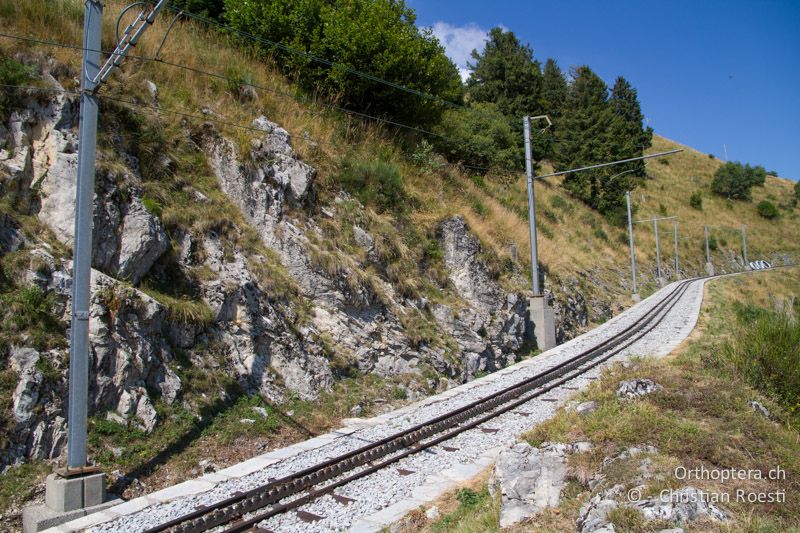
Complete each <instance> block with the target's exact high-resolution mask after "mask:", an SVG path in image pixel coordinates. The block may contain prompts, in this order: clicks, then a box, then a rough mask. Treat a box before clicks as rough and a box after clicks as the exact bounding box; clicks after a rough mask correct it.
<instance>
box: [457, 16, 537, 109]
mask: <svg viewBox="0 0 800 533" xmlns="http://www.w3.org/2000/svg"><path fill="white" fill-rule="evenodd" d="M472 59H473V60H474V61H475V62H474V63H470V64H469V68H470V69H471V70H472V72H471V74H470V76H469V79H467V88H468V89H469V97H470V100H471V101H473V102H492V103H495V104H497V107H498V108H499V110H500V112H501V113H503V114H504V115H506V116H508V117H519V119H520V123H521V121H522V117H523V116H524V115H526V114H538V111H539V110H540V107H539V106H540V103H539V94H540V92H541V88H542V72H541V70H540V65H539V62H538V61H536V60H534V59H533V50H531V48H530V46H528V45H524V46H523V45H522V43H520V42H519V39H517V36H516V35H514V32H511V31H503V29H502V28H493V29H492V30H491V31H490V32H489V40H488V41H487V43H486V46H485V47H484V49H483V53H481V54H479V53H478V52H477V51H476V50H473V51H472Z"/></svg>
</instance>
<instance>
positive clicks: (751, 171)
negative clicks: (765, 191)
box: [744, 164, 767, 186]
mask: <svg viewBox="0 0 800 533" xmlns="http://www.w3.org/2000/svg"><path fill="white" fill-rule="evenodd" d="M744 177H745V180H747V182H748V183H750V184H751V185H758V186H763V185H764V183H766V181H767V171H766V170H765V169H764V167H762V166H760V165H756V166H754V167H751V166H750V165H749V164H748V165H745V166H744Z"/></svg>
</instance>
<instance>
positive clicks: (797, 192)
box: [794, 181, 800, 200]
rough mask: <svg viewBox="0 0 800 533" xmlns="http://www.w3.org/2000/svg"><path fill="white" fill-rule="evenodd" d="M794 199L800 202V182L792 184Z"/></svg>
mask: <svg viewBox="0 0 800 533" xmlns="http://www.w3.org/2000/svg"><path fill="white" fill-rule="evenodd" d="M794 197H795V198H796V199H797V200H800V181H798V182H797V183H795V184H794Z"/></svg>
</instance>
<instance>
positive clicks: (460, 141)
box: [434, 103, 522, 169]
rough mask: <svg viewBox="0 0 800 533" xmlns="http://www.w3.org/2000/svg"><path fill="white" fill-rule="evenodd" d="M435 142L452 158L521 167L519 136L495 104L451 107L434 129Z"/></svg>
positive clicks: (489, 165)
mask: <svg viewBox="0 0 800 533" xmlns="http://www.w3.org/2000/svg"><path fill="white" fill-rule="evenodd" d="M434 132H435V133H437V134H439V135H441V136H442V137H437V138H435V139H434V144H435V145H436V148H437V150H439V151H440V152H441V153H442V154H443V155H444V156H445V157H447V159H449V160H450V161H452V162H466V163H468V164H470V165H475V166H480V167H497V168H503V169H505V168H521V165H522V160H521V157H520V154H521V153H522V152H521V149H520V147H519V139H518V138H517V135H516V133H515V132H514V130H513V129H512V127H511V125H510V124H509V122H508V119H507V118H506V117H505V116H503V114H502V113H500V111H499V110H498V109H497V106H496V105H495V104H490V103H482V104H475V105H474V106H473V109H466V110H465V109H451V110H448V111H445V112H444V114H443V115H442V121H441V123H440V124H439V125H438V126H437V127H436V128H435V129H434Z"/></svg>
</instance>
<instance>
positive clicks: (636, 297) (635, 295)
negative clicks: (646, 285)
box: [631, 292, 642, 304]
mask: <svg viewBox="0 0 800 533" xmlns="http://www.w3.org/2000/svg"><path fill="white" fill-rule="evenodd" d="M631 300H633V301H634V302H635V303H637V304H638V303H639V302H641V301H642V297H641V296H639V293H638V292H634V293H633V294H631Z"/></svg>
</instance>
